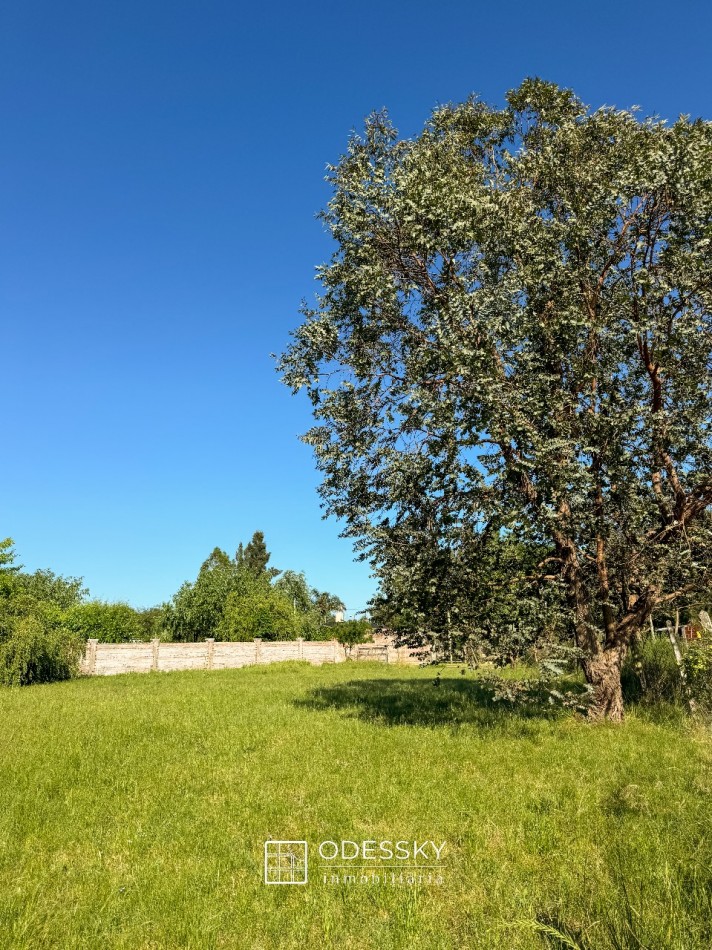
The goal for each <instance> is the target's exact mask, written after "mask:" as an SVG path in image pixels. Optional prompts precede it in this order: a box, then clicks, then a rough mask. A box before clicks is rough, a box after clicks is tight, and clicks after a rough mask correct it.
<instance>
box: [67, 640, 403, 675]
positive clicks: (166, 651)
mask: <svg viewBox="0 0 712 950" xmlns="http://www.w3.org/2000/svg"><path fill="white" fill-rule="evenodd" d="M347 659H353V660H379V661H380V662H382V663H405V664H408V665H411V666H417V665H418V664H419V663H420V658H419V657H418V656H417V655H416V654H415V653H413V652H412V651H411V650H409V649H408V648H407V647H396V646H394V645H393V644H390V643H389V644H383V643H360V644H358V645H357V646H354V647H352V648H351V649H350V650H349V649H348V648H345V647H343V646H342V645H341V644H340V643H339V642H338V641H337V640H323V641H322V640H302V639H298V640H277V641H271V640H249V641H247V642H246V643H225V642H222V641H219V640H205V641H204V642H203V643H162V642H161V641H159V640H151V642H150V643H100V642H99V641H98V640H88V641H87V648H86V653H85V655H84V658H83V660H82V663H81V672H82V673H84V674H86V675H87V676H111V675H113V674H115V673H150V672H151V671H158V672H169V671H171V670H226V669H233V668H235V667H240V666H254V665H255V664H260V663H278V662H280V661H282V660H306V661H307V662H308V663H314V664H316V665H320V664H322V663H343V662H344V661H345V660H347Z"/></svg>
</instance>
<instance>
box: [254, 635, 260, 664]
mask: <svg viewBox="0 0 712 950" xmlns="http://www.w3.org/2000/svg"><path fill="white" fill-rule="evenodd" d="M261 659H262V637H255V663H259V662H260V660H261Z"/></svg>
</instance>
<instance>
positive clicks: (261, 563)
mask: <svg viewBox="0 0 712 950" xmlns="http://www.w3.org/2000/svg"><path fill="white" fill-rule="evenodd" d="M269 557H270V555H269V552H268V551H267V548H266V545H265V541H264V535H263V534H262V532H261V531H256V532H255V533H254V535H253V536H252V540H251V541H250V543H249V544H248V545H247V546H246V547H244V548H243V546H242V544H240V545H239V547H238V549H237V553H236V555H235V558H234V560H233V559H231V558H230V557H229V556H228V555H227V554H226V553H225V552H224V551H222V550H220V549H219V548H215V550H214V551H213V552H212V554H211V555H210V557H209V558H208V559H207V560H206V561H205V562H204V563H203V565H202V566H201V568H200V572H199V574H198V577H197V579H196V580H195V582H194V583H189V582H186V583H185V584H183V586H182V587H181V588H180V590H179V591H178V593H177V594H176V595H175V596H174V597H173V600H172V602H171V603H170V604H167V605H166V606H165V607H164V613H163V620H162V622H163V626H164V627H165V629H166V630H167V631H168V633H169V635H170V636H171V637H172V638H173V639H175V640H188V641H195V640H202V639H205V638H206V637H215V638H216V639H217V640H252V639H254V638H255V637H262V638H264V639H266V640H278V639H287V640H289V639H294V638H295V637H299V636H301V637H304V638H305V639H308V640H312V639H323V638H324V636H323V631H324V628H325V627H326V626H328V625H329V624H332V623H333V622H334V618H333V616H332V615H331V613H330V611H331V610H335V609H339V608H342V607H343V604H342V602H341V601H340V600H339V598H338V597H333V596H332V595H331V594H326V593H320V592H319V591H316V590H314V589H311V588H310V587H309V586H308V584H307V581H306V578H305V577H304V575H303V574H298V573H297V572H295V571H284V572H283V573H282V574H281V575H280V576H279V577H278V578H277V580H273V579H274V577H275V575H276V574H278V573H279V572H278V571H276V570H275V569H274V568H269V567H268V566H267V564H268V562H269Z"/></svg>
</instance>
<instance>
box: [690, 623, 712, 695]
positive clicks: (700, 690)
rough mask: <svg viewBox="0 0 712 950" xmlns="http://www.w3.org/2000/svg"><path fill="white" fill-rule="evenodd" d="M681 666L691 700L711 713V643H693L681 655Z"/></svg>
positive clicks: (709, 641) (708, 641)
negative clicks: (682, 666)
mask: <svg viewBox="0 0 712 950" xmlns="http://www.w3.org/2000/svg"><path fill="white" fill-rule="evenodd" d="M683 665H684V668H685V672H686V674H687V684H688V686H689V688H690V694H691V696H692V699H693V700H695V701H696V702H697V703H698V704H699V705H700V706H701V707H702V708H703V709H704V710H705V711H706V712H708V713H712V641H711V640H710V639H709V638H707V639H703V640H697V641H693V642H692V643H690V644H689V645H688V648H687V650H686V651H685V653H684V654H683Z"/></svg>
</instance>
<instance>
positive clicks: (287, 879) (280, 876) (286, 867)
mask: <svg viewBox="0 0 712 950" xmlns="http://www.w3.org/2000/svg"><path fill="white" fill-rule="evenodd" d="M306 883H307V843H306V841H265V884H306Z"/></svg>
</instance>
